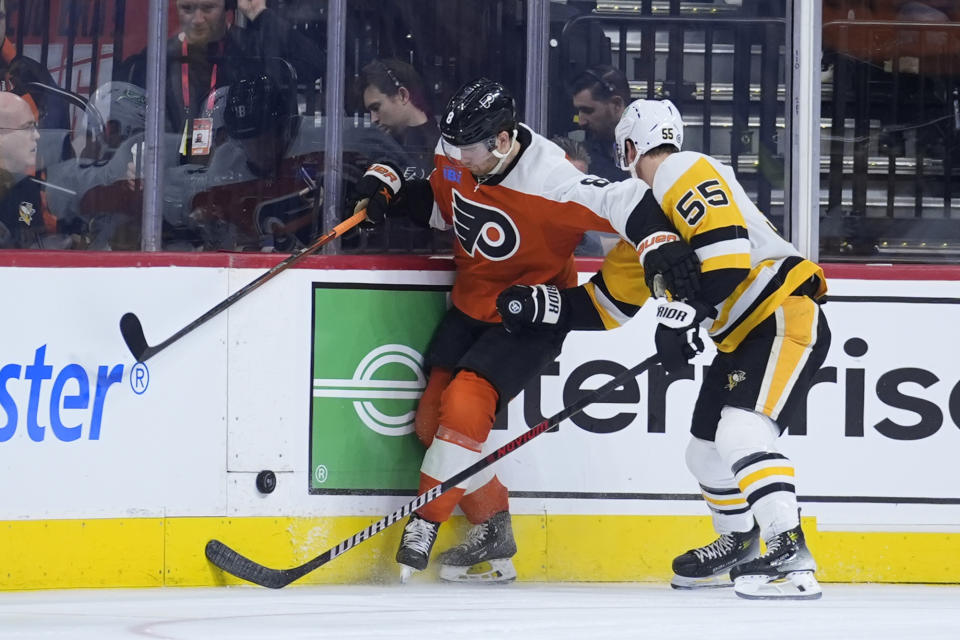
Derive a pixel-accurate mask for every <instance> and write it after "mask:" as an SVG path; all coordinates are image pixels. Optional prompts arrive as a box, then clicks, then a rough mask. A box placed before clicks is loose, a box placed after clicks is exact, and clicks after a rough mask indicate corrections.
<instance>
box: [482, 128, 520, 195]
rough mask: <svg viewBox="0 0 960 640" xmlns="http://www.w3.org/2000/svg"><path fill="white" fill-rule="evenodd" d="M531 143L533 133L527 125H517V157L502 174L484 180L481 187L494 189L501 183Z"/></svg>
mask: <svg viewBox="0 0 960 640" xmlns="http://www.w3.org/2000/svg"><path fill="white" fill-rule="evenodd" d="M531 142H533V132H532V131H530V129H529V128H527V125H525V124H523V123H522V122H518V123H517V143H518V144H519V145H520V151H518V152H517V155H516V156H515V157H514V158H513V160H511V161H510V164H508V165H507V166H506V167H505V168H504V170H503V173H498V174H497V175H495V176H492V177H490V178H489V179H487V180H484V181H483V182H482V183H480V186H481V187H495V186H497V185H498V184H500V183H501V182H503V180H504V178H506V177H507V176H508V175H510V172H511V171H513V168H514V167H515V166H517V163H518V162H519V161H520V158H521V157H522V156H523V152H524V151H526V150H527V147H529V146H530V143H531Z"/></svg>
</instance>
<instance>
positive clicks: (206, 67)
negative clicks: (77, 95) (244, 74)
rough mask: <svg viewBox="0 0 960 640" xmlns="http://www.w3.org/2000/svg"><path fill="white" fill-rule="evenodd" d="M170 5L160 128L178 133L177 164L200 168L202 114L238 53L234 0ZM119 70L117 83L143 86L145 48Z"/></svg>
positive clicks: (206, 143) (208, 134) (181, 0)
mask: <svg viewBox="0 0 960 640" xmlns="http://www.w3.org/2000/svg"><path fill="white" fill-rule="evenodd" d="M171 2H173V3H174V5H175V6H176V8H177V19H178V21H179V32H178V33H177V35H175V36H173V37H172V38H170V39H169V40H168V41H167V78H166V101H167V103H166V117H167V124H166V129H167V131H169V132H172V133H176V134H178V135H179V137H178V138H177V140H178V145H179V147H178V148H179V151H180V157H181V160H180V161H181V163H183V162H191V163H200V164H205V163H206V162H207V160H208V158H209V155H210V151H211V142H212V122H211V121H210V119H209V118H205V117H203V112H204V110H209V108H210V106H211V105H210V103H211V102H212V101H213V97H214V96H213V94H214V92H215V90H216V89H217V88H218V87H223V86H228V85H229V84H230V83H231V80H232V78H233V77H234V75H235V73H234V72H235V69H236V66H237V59H238V58H239V57H240V56H241V55H242V53H241V51H240V47H239V45H238V44H237V43H236V41H235V39H233V38H232V37H231V36H230V29H229V25H230V22H231V20H232V15H233V10H234V9H236V0H171ZM124 67H125V69H123V70H122V71H121V73H120V74H118V75H119V77H118V78H117V79H118V80H127V81H129V82H132V83H133V84H136V85H138V86H141V87H145V86H146V78H147V73H146V68H147V55H146V50H144V51H142V52H140V53H139V54H137V55H135V56H133V57H132V58H131V59H129V60H127V61H125V63H124ZM198 132H199V134H200V135H199V136H198V135H197V133H198Z"/></svg>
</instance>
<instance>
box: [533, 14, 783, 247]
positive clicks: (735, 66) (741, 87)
mask: <svg viewBox="0 0 960 640" xmlns="http://www.w3.org/2000/svg"><path fill="white" fill-rule="evenodd" d="M786 4H787V3H786V2H736V1H734V2H712V3H711V2H706V3H700V2H698V3H692V2H691V3H685V2H678V3H643V2H627V3H613V2H597V3H595V6H594V3H581V2H552V3H551V25H550V37H551V53H550V81H549V83H548V93H549V103H548V129H549V133H550V134H551V135H552V136H561V137H567V138H570V139H572V140H575V141H578V142H582V143H583V144H584V145H585V147H586V150H587V152H588V154H589V157H590V163H589V165H588V168H587V170H588V171H589V172H590V173H595V174H597V175H599V176H602V177H604V178H606V179H609V180H619V179H623V177H624V175H625V174H624V173H623V172H622V171H621V170H620V169H619V167H618V166H617V164H616V161H615V158H614V157H613V156H614V148H613V127H614V126H615V125H616V121H617V119H619V115H620V113H622V111H623V105H624V104H629V102H630V101H631V100H635V99H637V98H648V99H650V98H658V99H660V98H669V99H670V100H671V101H673V103H674V104H675V105H676V106H677V108H678V109H679V110H680V112H681V113H682V114H683V119H684V122H685V124H686V136H685V140H684V149H687V150H690V151H700V152H702V153H706V154H709V155H712V156H714V157H716V158H717V159H719V160H721V161H722V162H724V163H727V164H729V165H731V166H732V167H733V169H734V171H735V172H736V175H737V177H738V179H739V181H740V182H741V184H742V185H743V186H744V188H745V189H746V190H747V193H748V195H749V196H750V197H751V199H752V200H754V201H755V202H756V203H757V205H758V207H759V208H760V210H761V211H762V212H763V213H765V214H766V215H767V216H768V217H769V218H770V220H771V221H772V222H773V223H774V224H775V225H776V226H777V228H778V229H779V230H780V231H781V232H784V233H788V232H789V229H786V228H785V227H784V224H785V216H784V202H785V200H786V199H785V194H784V166H785V159H784V136H783V131H784V126H785V120H784V119H785V116H786V112H785V108H784V96H785V84H784V74H785V67H786V62H785V60H786V59H785V46H786V45H785V38H786ZM602 248H603V246H602V244H601V245H597V244H594V245H593V247H592V248H582V251H581V252H582V253H587V252H594V253H595V252H599V251H601V250H602Z"/></svg>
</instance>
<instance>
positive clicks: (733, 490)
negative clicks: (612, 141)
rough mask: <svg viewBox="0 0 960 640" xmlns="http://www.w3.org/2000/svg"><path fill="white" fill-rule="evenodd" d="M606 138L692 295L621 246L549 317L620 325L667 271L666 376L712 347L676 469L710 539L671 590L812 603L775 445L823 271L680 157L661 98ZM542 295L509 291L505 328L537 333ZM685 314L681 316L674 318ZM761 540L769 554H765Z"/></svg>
mask: <svg viewBox="0 0 960 640" xmlns="http://www.w3.org/2000/svg"><path fill="white" fill-rule="evenodd" d="M616 135H617V147H618V153H619V157H620V162H621V167H622V168H623V169H624V170H629V171H630V174H631V176H632V177H633V178H635V180H631V182H639V181H641V180H642V181H644V182H645V183H646V184H649V185H650V187H651V191H652V194H653V197H654V198H655V199H656V201H657V202H658V203H659V205H660V206H661V208H662V211H663V212H664V214H665V215H666V217H667V218H668V219H669V220H670V222H671V224H672V225H673V226H674V228H676V229H677V230H678V232H679V234H680V237H681V238H682V240H683V242H682V243H677V242H671V243H669V244H670V245H672V246H674V247H678V248H679V247H681V245H683V244H687V245H689V246H691V247H692V248H693V249H695V251H696V254H697V256H698V258H699V261H700V266H699V269H698V271H699V283H698V286H697V289H698V292H696V293H693V294H692V295H688V294H686V293H681V292H680V291H679V290H678V288H677V287H676V286H675V283H674V282H673V275H674V274H671V273H670V269H669V268H668V269H662V268H661V267H660V266H657V265H652V264H651V261H650V260H649V259H643V258H642V259H643V263H642V264H643V268H641V266H640V265H639V264H638V263H637V261H636V260H624V259H623V256H624V255H630V254H631V253H632V252H629V251H624V250H623V249H622V247H619V246H618V247H615V248H614V249H613V250H611V252H610V253H609V254H608V256H607V259H606V260H605V262H604V266H603V269H602V270H601V272H600V273H598V274H596V275H595V276H594V277H593V278H592V279H591V281H590V282H589V283H587V284H585V285H584V286H582V287H576V288H574V289H571V290H568V291H563V292H556V293H555V294H554V297H555V298H556V300H557V305H556V306H557V308H558V309H559V312H558V313H557V314H556V317H557V318H558V319H557V320H555V321H554V322H555V324H561V325H563V324H564V323H565V322H568V321H567V320H565V317H566V316H569V315H571V314H573V313H577V314H579V316H580V317H586V316H587V315H589V309H590V308H593V310H594V311H593V314H594V321H593V326H592V327H589V326H585V325H587V324H589V323H581V326H580V327H578V328H593V329H611V328H614V327H617V326H619V325H621V324H622V323H623V322H625V321H626V320H627V319H629V318H630V317H631V316H632V315H633V314H634V313H635V312H636V311H637V309H638V308H639V306H640V305H642V304H643V303H644V302H645V301H646V300H647V299H648V298H649V297H650V291H651V290H655V289H657V288H658V286H657V283H658V279H657V277H656V276H657V274H658V273H659V274H661V275H663V276H664V278H663V283H664V285H665V289H666V291H668V292H670V293H671V294H673V295H672V296H671V299H669V300H668V299H666V298H662V299H661V300H660V301H659V305H658V308H657V317H658V320H659V324H658V327H657V331H656V334H655V337H656V344H657V352H658V354H659V355H660V358H661V362H662V364H663V366H664V368H666V369H667V370H668V371H676V370H679V369H680V368H682V367H686V366H688V365H687V361H688V360H689V359H690V358H691V357H692V356H693V355H695V354H696V353H698V352H699V351H702V349H703V343H702V342H701V341H700V338H699V336H698V333H699V329H700V328H701V327H702V328H704V329H705V330H706V331H707V333H708V335H709V336H710V337H711V338H712V339H713V342H714V343H715V345H716V347H717V355H716V356H715V357H714V359H713V361H712V363H711V365H710V368H709V370H708V371H707V373H706V374H705V376H704V380H703V383H702V385H701V390H700V394H699V397H698V398H697V402H696V405H695V407H694V410H693V421H692V425H691V429H690V431H691V438H690V441H689V444H688V447H687V450H686V462H687V467H688V468H689V469H690V471H691V473H692V474H693V476H694V477H695V478H696V479H697V481H698V482H699V484H700V488H701V491H702V493H703V497H704V501H705V502H706V504H707V506H708V507H709V509H710V511H711V514H712V516H713V523H714V527H715V528H716V530H717V533H718V534H719V537H718V538H717V539H716V540H714V541H713V542H711V543H710V544H707V545H705V546H703V547H699V548H697V549H691V550H690V551H687V552H686V553H683V554H681V555H680V556H678V557H677V558H676V559H675V560H674V562H673V570H674V577H673V580H672V583H671V584H672V585H673V586H674V587H675V588H678V589H697V588H702V587H720V586H733V587H734V590H735V591H736V593H737V595H740V596H742V597H744V598H764V599H766V598H792V599H813V598H818V597H820V594H821V591H820V586H819V584H818V583H817V580H816V578H815V577H814V572H815V571H816V562H814V559H813V557H812V555H811V554H810V552H809V550H808V549H807V546H806V543H805V540H804V534H803V530H802V528H801V526H800V519H799V513H798V509H797V497H796V488H795V480H794V475H795V471H794V465H793V463H792V462H791V461H790V460H789V459H788V458H787V457H786V456H785V455H783V454H782V453H780V452H779V451H778V450H777V446H776V439H777V437H778V436H779V435H780V434H781V433H782V431H783V429H784V426H785V425H786V424H787V421H788V420H789V418H790V416H791V414H792V413H793V412H794V411H795V410H796V409H797V407H798V406H799V404H800V403H802V402H804V401H805V399H806V392H807V390H808V389H809V387H810V384H811V382H812V380H813V376H814V374H815V373H816V371H817V370H818V369H819V367H820V366H821V365H822V364H823V361H824V358H825V357H826V352H827V349H828V348H829V345H830V329H829V326H828V324H827V321H826V318H825V316H824V314H823V311H822V310H821V309H820V307H819V304H818V302H819V301H820V300H821V299H822V298H823V295H824V293H825V292H826V288H827V287H826V279H825V278H824V275H823V271H822V270H821V269H820V267H819V266H817V265H816V264H815V263H813V262H811V261H810V260H806V259H804V258H803V256H801V255H800V253H799V252H798V251H797V250H796V249H795V248H794V247H793V246H792V245H791V244H790V243H789V242H787V241H786V240H784V239H783V238H782V237H780V235H779V233H777V230H776V228H775V227H774V226H773V225H772V224H770V222H769V221H768V220H767V218H766V217H765V216H764V215H763V214H762V213H761V212H760V211H759V210H758V209H757V207H756V205H754V204H753V202H752V201H751V200H750V199H749V197H748V196H747V195H746V193H745V191H744V189H743V187H742V186H741V185H740V183H739V182H738V180H737V178H736V176H735V175H734V173H733V170H732V169H731V168H730V167H728V166H726V165H723V164H721V163H720V162H719V161H717V160H715V159H714V158H711V157H710V156H706V155H703V154H700V153H695V152H691V151H682V150H681V145H682V141H683V121H682V120H681V118H680V114H679V113H678V112H677V110H676V108H675V107H674V106H673V104H672V103H670V101H668V100H664V101H657V100H637V101H635V102H633V103H632V104H630V105H629V106H628V107H627V109H626V111H625V112H624V114H623V116H622V117H621V120H620V123H619V125H618V126H617V134H616ZM613 214H614V215H613V216H612V217H611V222H612V223H613V226H614V227H615V228H617V229H619V230H621V234H622V233H623V231H622V230H623V229H628V228H630V226H631V221H630V218H631V217H633V215H634V213H633V212H629V211H623V210H620V211H614V212H613ZM654 239H655V238H654ZM640 244H641V245H644V244H645V243H643V242H641V243H640ZM651 276H652V277H651ZM684 288H685V289H687V287H684ZM657 293H658V294H660V295H661V296H662V293H663V292H659V291H658V292H657ZM539 295H540V294H539V292H538V288H537V287H522V286H514V287H511V288H510V289H508V290H507V291H505V292H504V293H503V294H502V295H501V297H500V298H499V300H498V308H499V309H500V311H501V313H502V314H503V315H504V323H505V324H506V326H507V327H508V328H511V327H513V328H514V330H516V329H527V330H530V329H531V328H532V327H536V326H539V327H544V322H543V320H542V319H540V318H538V317H537V316H536V315H535V314H533V313H531V312H530V309H531V308H532V307H533V306H534V304H535V303H533V302H530V300H531V299H534V300H536V298H537V297H539ZM681 300H682V302H681ZM578 308H579V310H578ZM514 311H516V313H514ZM681 316H684V317H685V320H683V321H679V322H678V321H676V319H677V318H680V317H681ZM761 536H762V537H763V538H764V540H765V541H766V546H767V551H766V553H765V554H763V555H762V556H761V555H760V553H759V551H760V543H759V538H760V537H761Z"/></svg>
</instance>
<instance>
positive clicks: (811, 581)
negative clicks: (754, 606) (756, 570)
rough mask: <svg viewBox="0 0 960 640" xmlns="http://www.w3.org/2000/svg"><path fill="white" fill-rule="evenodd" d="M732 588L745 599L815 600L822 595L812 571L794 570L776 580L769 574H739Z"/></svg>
mask: <svg viewBox="0 0 960 640" xmlns="http://www.w3.org/2000/svg"><path fill="white" fill-rule="evenodd" d="M733 590H734V592H735V593H736V594H737V595H738V596H740V597H741V598H745V599H747V600H816V599H818V598H820V597H821V596H822V595H823V590H822V589H821V588H820V583H819V582H817V579H816V578H815V577H813V572H812V571H794V572H793V573H788V574H787V575H786V576H785V577H784V578H780V579H776V580H772V579H771V578H770V576H740V577H739V578H737V579H736V581H735V582H734V584H733Z"/></svg>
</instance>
